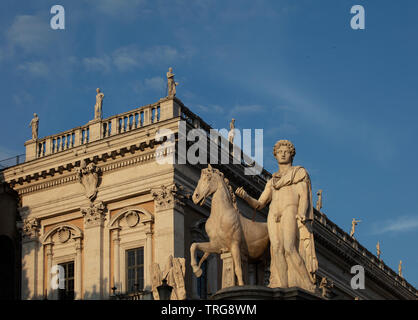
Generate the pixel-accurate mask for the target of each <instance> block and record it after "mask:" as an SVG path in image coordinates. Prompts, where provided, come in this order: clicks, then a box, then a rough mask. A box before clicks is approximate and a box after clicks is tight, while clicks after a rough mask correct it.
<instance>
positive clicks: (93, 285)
mask: <svg viewBox="0 0 418 320" xmlns="http://www.w3.org/2000/svg"><path fill="white" fill-rule="evenodd" d="M105 210H106V208H105V205H104V204H103V202H96V203H94V204H90V206H88V207H84V208H81V213H82V214H83V216H84V266H85V268H84V276H83V281H84V299H87V300H97V299H102V298H103V289H104V288H103V281H102V280H103V274H104V272H103V271H104V270H103V233H104V221H105Z"/></svg>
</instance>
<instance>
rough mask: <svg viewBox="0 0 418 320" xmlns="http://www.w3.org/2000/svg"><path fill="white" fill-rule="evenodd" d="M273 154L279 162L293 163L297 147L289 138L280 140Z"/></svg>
mask: <svg viewBox="0 0 418 320" xmlns="http://www.w3.org/2000/svg"><path fill="white" fill-rule="evenodd" d="M273 155H274V157H275V158H276V159H277V161H278V163H279V164H282V163H283V164H286V163H289V162H290V163H293V158H294V157H295V155H296V149H295V146H294V145H293V143H292V142H290V141H289V140H279V141H277V142H276V144H275V145H274V148H273Z"/></svg>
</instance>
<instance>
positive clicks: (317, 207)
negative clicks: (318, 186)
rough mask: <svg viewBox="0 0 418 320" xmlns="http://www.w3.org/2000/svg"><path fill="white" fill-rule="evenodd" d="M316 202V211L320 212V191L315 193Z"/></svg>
mask: <svg viewBox="0 0 418 320" xmlns="http://www.w3.org/2000/svg"><path fill="white" fill-rule="evenodd" d="M316 195H317V196H318V200H317V201H316V210H318V211H321V209H322V190H318V192H317V193H316Z"/></svg>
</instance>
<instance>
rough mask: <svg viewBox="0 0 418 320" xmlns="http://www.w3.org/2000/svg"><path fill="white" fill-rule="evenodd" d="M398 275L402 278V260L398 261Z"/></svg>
mask: <svg viewBox="0 0 418 320" xmlns="http://www.w3.org/2000/svg"><path fill="white" fill-rule="evenodd" d="M398 275H399V276H400V277H402V278H403V275H402V260H401V261H399V266H398Z"/></svg>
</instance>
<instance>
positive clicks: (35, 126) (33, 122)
mask: <svg viewBox="0 0 418 320" xmlns="http://www.w3.org/2000/svg"><path fill="white" fill-rule="evenodd" d="M38 126H39V118H38V115H37V114H36V113H34V114H33V119H32V120H31V122H30V123H29V127H32V140H37V139H38Z"/></svg>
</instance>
